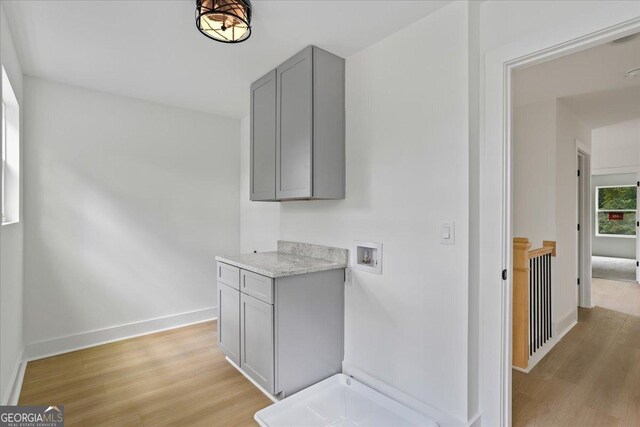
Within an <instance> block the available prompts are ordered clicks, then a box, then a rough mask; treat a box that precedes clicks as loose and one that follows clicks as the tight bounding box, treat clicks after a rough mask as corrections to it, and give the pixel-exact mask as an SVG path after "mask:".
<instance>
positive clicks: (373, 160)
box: [243, 3, 469, 421]
mask: <svg viewBox="0 0 640 427" xmlns="http://www.w3.org/2000/svg"><path fill="white" fill-rule="evenodd" d="M467 18H468V17H467V5H466V4H465V3H455V4H452V5H449V6H447V7H445V8H443V9H441V10H439V11H437V12H435V13H434V14H433V15H431V16H428V17H426V18H424V19H422V20H420V21H419V22H417V23H416V24H413V25H411V26H409V27H407V28H406V29H404V30H402V31H400V32H398V33H396V34H394V35H392V36H391V37H389V38H387V39H385V40H382V41H381V42H379V43H377V44H375V45H373V46H371V47H369V48H367V49H365V50H364V51H361V52H359V53H357V54H355V55H353V56H351V57H349V58H347V62H346V89H347V90H346V112H347V125H346V132H347V134H346V136H347V144H346V146H347V148H346V150H347V189H346V193H347V196H346V199H345V200H337V201H300V202H287V203H281V204H280V206H279V208H280V233H279V235H280V237H281V238H284V239H287V240H294V241H302V242H310V243H317V244H324V245H331V246H339V247H344V248H349V249H352V248H353V245H354V240H356V239H358V240H371V241H376V242H382V243H383V244H384V260H383V267H382V271H383V274H382V275H381V276H378V275H373V274H369V273H365V272H360V271H354V272H353V279H352V283H350V284H348V285H347V287H346V307H345V313H346V319H345V321H346V331H345V362H346V363H347V364H348V365H351V366H355V367H356V368H357V369H360V370H362V371H364V372H366V373H368V374H370V375H372V376H374V377H375V378H377V379H379V380H382V381H384V382H385V383H387V384H389V385H391V386H393V387H396V388H397V389H399V390H401V391H403V392H404V393H407V394H409V395H411V396H413V397H414V398H416V399H418V400H420V401H422V402H426V403H429V404H431V405H433V406H435V407H437V408H439V409H441V410H444V411H446V412H448V413H449V414H451V415H453V416H455V417H458V418H460V419H462V420H465V421H466V420H467V415H468V414H467V411H468V407H467V392H468V390H467V379H468V378H467V370H468V365H467V354H468V353H467V352H468V341H469V340H468V338H469V337H468V283H469V278H468V256H469V255H468V251H469V245H468V233H469V231H468V221H469V215H468V209H469V191H468V188H469V176H468V170H469V169H468V168H469V162H468V159H469V146H468V140H469V101H468V97H469V92H468V64H467V61H468V56H467V53H468V51H467V43H468V40H467ZM245 155H246V149H245ZM245 169H246V168H243V171H244V173H243V175H244V181H245V182H246V174H247V172H246V170H245ZM247 185H248V184H247ZM247 185H245V187H247ZM247 188H248V187H247ZM243 197H245V198H247V197H248V194H246V193H245V194H244V195H243ZM243 205H244V202H243ZM253 205H257V204H256V203H253ZM244 209H246V207H245V206H243V210H244ZM243 216H244V218H245V219H247V218H249V215H244V214H243ZM274 217H275V215H274ZM443 221H455V222H456V245H455V246H448V245H441V244H440V225H441V223H442V222H443ZM246 225H247V223H246V221H243V227H245V226H246ZM273 227H275V225H274V226H272V227H267V228H268V231H267V233H268V235H269V239H272V238H273V237H271V236H272V234H273V231H272V230H273ZM259 228H260V227H258V226H253V230H255V232H256V233H258V232H259ZM243 234H244V230H243ZM247 248H251V247H245V249H247Z"/></svg>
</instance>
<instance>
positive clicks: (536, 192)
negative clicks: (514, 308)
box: [513, 99, 591, 332]
mask: <svg viewBox="0 0 640 427" xmlns="http://www.w3.org/2000/svg"><path fill="white" fill-rule="evenodd" d="M576 139H578V140H579V141H580V142H582V143H583V144H584V145H585V146H587V147H589V146H590V145H591V129H590V128H589V127H588V126H587V125H586V124H585V123H584V122H582V121H581V120H580V118H579V117H577V116H576V115H575V114H574V113H573V112H572V111H571V110H569V108H568V107H567V106H566V105H565V103H564V102H563V101H561V100H556V99H550V100H546V101H541V102H536V103H532V104H528V105H523V106H520V107H517V108H515V109H514V143H513V144H514V145H513V180H514V183H513V230H514V236H518V237H527V238H529V240H530V241H531V243H532V249H533V248H538V247H541V246H542V241H543V240H555V241H556V244H557V256H556V258H555V259H554V263H553V270H552V274H553V283H554V288H553V298H552V301H553V320H554V324H555V328H556V332H562V331H564V330H565V329H566V328H567V327H569V326H570V325H571V323H572V322H573V321H574V320H576V319H577V301H576V278H577V270H576V268H577V267H576V266H577V242H576V224H577V202H576V201H577V178H576V170H577V160H576V141H575V140H576Z"/></svg>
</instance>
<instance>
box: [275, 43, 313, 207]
mask: <svg viewBox="0 0 640 427" xmlns="http://www.w3.org/2000/svg"><path fill="white" fill-rule="evenodd" d="M312 55H313V50H312V47H308V48H306V49H304V50H303V51H302V52H300V53H298V54H297V55H295V56H294V57H292V58H291V59H289V60H288V61H287V62H285V63H284V64H282V65H281V66H280V67H278V68H277V69H276V72H277V77H278V78H277V84H276V87H277V99H276V102H277V108H276V123H277V124H276V198H278V199H297V198H309V197H312V195H313V189H312V185H311V182H312V177H313V170H312V164H313V160H312V153H313V141H312V134H313V125H312V123H313V108H312V104H313V71H312V70H313V64H312V59H313V56H312Z"/></svg>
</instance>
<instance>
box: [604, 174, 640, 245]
mask: <svg viewBox="0 0 640 427" xmlns="http://www.w3.org/2000/svg"><path fill="white" fill-rule="evenodd" d="M619 187H637V184H618V185H598V186H596V194H595V198H594V200H593V201H594V203H593V204H594V208H595V215H594V222H595V227H594V228H595V236H596V237H613V238H617V239H635V238H636V237H637V230H638V228H637V227H636V234H634V235H633V236H630V235H627V234H601V233H600V231H599V230H600V227H599V223H598V213H600V212H634V213H635V214H636V221H638V220H639V219H638V210H637V209H599V207H598V193H599V191H600V189H601V188H619ZM637 203H638V202H637V200H636V206H637Z"/></svg>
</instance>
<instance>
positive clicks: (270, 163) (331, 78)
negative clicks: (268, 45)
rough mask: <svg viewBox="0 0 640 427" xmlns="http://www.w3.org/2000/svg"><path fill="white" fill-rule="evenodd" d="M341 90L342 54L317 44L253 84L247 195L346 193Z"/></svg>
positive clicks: (276, 197)
mask: <svg viewBox="0 0 640 427" xmlns="http://www.w3.org/2000/svg"><path fill="white" fill-rule="evenodd" d="M344 91H345V89H344V59H342V58H340V57H338V56H336V55H333V54H331V53H329V52H326V51H324V50H322V49H319V48H317V47H315V46H309V47H307V48H305V49H304V50H302V51H301V52H299V53H298V54H296V55H295V56H293V57H292V58H290V59H289V60H287V61H286V62H284V63H283V64H282V65H280V66H279V67H277V68H276V69H275V70H274V71H272V72H271V73H269V74H267V75H266V76H264V77H262V78H261V79H260V80H258V81H257V82H255V83H254V84H253V85H252V86H251V200H265V201H273V200H276V201H280V200H299V199H343V198H344V197H345V112H344ZM270 96H273V98H270Z"/></svg>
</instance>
